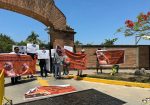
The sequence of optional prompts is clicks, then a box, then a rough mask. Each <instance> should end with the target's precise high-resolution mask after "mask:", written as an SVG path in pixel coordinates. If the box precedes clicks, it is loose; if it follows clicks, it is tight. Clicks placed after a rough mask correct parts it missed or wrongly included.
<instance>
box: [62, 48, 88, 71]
mask: <svg viewBox="0 0 150 105" xmlns="http://www.w3.org/2000/svg"><path fill="white" fill-rule="evenodd" d="M65 54H66V55H67V56H68V57H69V60H70V69H78V70H85V69H86V54H77V53H73V52H70V51H68V50H66V49H65Z"/></svg>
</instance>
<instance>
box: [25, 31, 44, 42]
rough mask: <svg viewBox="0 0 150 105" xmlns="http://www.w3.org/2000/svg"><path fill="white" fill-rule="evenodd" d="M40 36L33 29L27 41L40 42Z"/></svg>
mask: <svg viewBox="0 0 150 105" xmlns="http://www.w3.org/2000/svg"><path fill="white" fill-rule="evenodd" d="M38 37H39V35H38V34H36V33H35V32H34V31H32V32H31V34H30V35H29V36H28V37H27V39H26V42H27V43H34V44H40V43H41V40H39V39H38Z"/></svg>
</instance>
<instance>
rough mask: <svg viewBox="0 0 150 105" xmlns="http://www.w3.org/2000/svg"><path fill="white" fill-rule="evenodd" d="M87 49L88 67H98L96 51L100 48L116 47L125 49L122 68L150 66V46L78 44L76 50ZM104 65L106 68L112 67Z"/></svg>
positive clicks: (109, 48)
mask: <svg viewBox="0 0 150 105" xmlns="http://www.w3.org/2000/svg"><path fill="white" fill-rule="evenodd" d="M82 48H84V49H85V53H86V54H87V58H88V64H87V67H88V68H96V55H95V51H96V50H97V49H98V48H101V49H106V50H111V49H112V50H114V49H123V50H125V62H124V64H120V68H129V69H130V68H131V69H135V68H142V67H144V68H148V67H149V65H150V64H149V61H150V58H149V54H150V52H149V46H134V45H116V46H100V45H92V46H87V45H83V46H76V52H79V51H81V49H82ZM110 67H111V66H110ZM110 67H108V66H107V67H104V68H110Z"/></svg>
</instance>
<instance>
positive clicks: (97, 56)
mask: <svg viewBox="0 0 150 105" xmlns="http://www.w3.org/2000/svg"><path fill="white" fill-rule="evenodd" d="M100 51H101V48H98V49H97V50H96V61H97V62H96V70H97V74H98V69H99V68H100V70H101V73H102V70H103V68H102V66H101V65H100V64H99V60H98V58H99V56H100V54H98V53H99V52H100Z"/></svg>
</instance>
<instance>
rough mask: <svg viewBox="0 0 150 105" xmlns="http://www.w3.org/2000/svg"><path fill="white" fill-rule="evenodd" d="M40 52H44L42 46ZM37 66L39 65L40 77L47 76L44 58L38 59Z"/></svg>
mask: <svg viewBox="0 0 150 105" xmlns="http://www.w3.org/2000/svg"><path fill="white" fill-rule="evenodd" d="M42 50H43V51H42V52H46V51H45V48H44V47H42ZM39 66H40V70H41V76H42V77H47V72H48V71H47V70H46V59H39ZM43 73H44V74H45V76H43Z"/></svg>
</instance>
